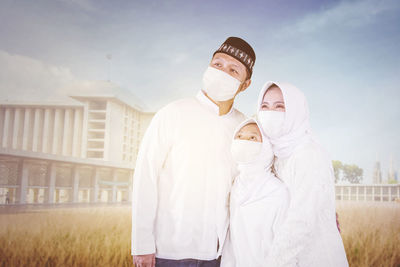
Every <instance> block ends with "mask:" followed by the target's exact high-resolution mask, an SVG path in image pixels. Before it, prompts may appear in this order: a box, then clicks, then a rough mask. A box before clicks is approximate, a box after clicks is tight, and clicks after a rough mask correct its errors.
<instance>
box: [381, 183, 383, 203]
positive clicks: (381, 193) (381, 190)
mask: <svg viewBox="0 0 400 267" xmlns="http://www.w3.org/2000/svg"><path fill="white" fill-rule="evenodd" d="M380 187H381V202H382V201H383V187H382V185H381V186H380Z"/></svg>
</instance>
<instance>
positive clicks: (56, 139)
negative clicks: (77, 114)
mask: <svg viewBox="0 0 400 267" xmlns="http://www.w3.org/2000/svg"><path fill="white" fill-rule="evenodd" d="M61 116H62V110H61V109H59V108H57V109H56V110H55V113H54V127H53V140H52V145H51V153H52V154H56V155H57V154H61V152H62V151H60V150H59V146H60V142H62V140H61V138H60V135H61V127H62V124H61V121H60V120H61Z"/></svg>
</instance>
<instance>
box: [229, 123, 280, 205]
mask: <svg viewBox="0 0 400 267" xmlns="http://www.w3.org/2000/svg"><path fill="white" fill-rule="evenodd" d="M251 123H255V124H257V126H258V128H259V129H260V132H261V135H262V149H261V151H260V154H259V155H258V156H257V158H256V159H255V160H253V161H252V162H249V163H238V170H239V172H240V173H239V176H238V177H237V178H236V180H235V187H236V190H235V192H236V194H237V196H236V197H238V200H239V203H240V204H244V203H248V202H249V201H250V198H251V202H252V201H255V200H257V199H259V198H262V197H264V196H265V194H266V192H265V190H264V191H260V188H262V185H263V184H264V183H265V182H267V181H268V180H269V179H272V178H273V179H277V178H276V177H275V175H274V174H273V173H272V171H271V166H272V164H273V161H274V154H273V151H272V145H271V143H270V141H269V139H268V137H267V136H265V135H264V134H263V133H262V128H261V125H260V124H259V123H258V121H257V120H256V119H252V118H250V119H246V120H245V121H243V122H242V123H241V124H240V125H239V126H238V127H237V128H236V130H235V131H234V134H233V140H234V139H235V136H236V134H237V133H238V132H239V131H240V129H242V128H243V127H244V126H246V125H248V124H251ZM270 189H271V191H272V190H273V189H274V188H270Z"/></svg>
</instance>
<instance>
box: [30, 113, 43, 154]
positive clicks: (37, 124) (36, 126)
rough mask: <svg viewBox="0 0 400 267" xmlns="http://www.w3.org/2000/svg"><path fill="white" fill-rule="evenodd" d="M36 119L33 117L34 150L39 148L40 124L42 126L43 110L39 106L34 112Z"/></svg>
mask: <svg viewBox="0 0 400 267" xmlns="http://www.w3.org/2000/svg"><path fill="white" fill-rule="evenodd" d="M34 114H35V115H34V119H33V138H32V139H33V140H32V151H34V152H36V151H38V149H39V145H38V144H39V138H40V135H39V133H40V126H41V123H40V122H41V120H40V117H41V116H40V115H41V110H40V109H39V108H36V109H35V113H34Z"/></svg>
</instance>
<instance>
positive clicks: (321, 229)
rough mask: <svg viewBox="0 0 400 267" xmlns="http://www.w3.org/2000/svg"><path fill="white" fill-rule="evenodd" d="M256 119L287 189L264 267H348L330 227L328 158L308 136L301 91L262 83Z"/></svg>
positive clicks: (331, 195)
mask: <svg viewBox="0 0 400 267" xmlns="http://www.w3.org/2000/svg"><path fill="white" fill-rule="evenodd" d="M258 119H259V121H260V124H261V126H262V130H263V132H264V134H265V135H267V136H268V137H269V138H270V140H271V143H272V149H273V152H274V154H275V156H276V160H275V165H274V167H275V170H276V171H277V175H278V176H279V177H280V178H281V179H282V180H283V181H284V182H285V184H286V185H287V186H288V189H289V192H290V206H289V209H288V213H287V218H286V220H285V222H284V223H283V225H282V227H281V229H280V231H279V233H278V234H277V235H276V236H275V238H274V241H273V244H272V246H271V250H270V252H269V255H268V257H267V261H266V263H265V265H264V266H271V267H272V266H273V267H280V266H289V265H292V264H293V263H295V264H297V265H298V266H304V267H321V266H323V267H330V266H332V267H342V266H348V263H347V259H346V254H345V251H344V247H343V243H342V239H341V237H340V233H339V231H338V229H337V226H336V216H335V191H334V190H335V188H334V176H333V169H332V164H331V160H330V159H329V157H328V156H327V154H326V153H325V151H324V150H323V149H322V148H321V146H320V145H319V144H318V143H317V142H316V141H315V140H314V138H313V136H312V134H311V127H310V124H309V113H308V105H307V102H306V99H305V97H304V95H303V93H302V92H301V91H300V90H299V89H297V88H296V87H294V86H293V85H290V84H286V83H276V82H267V83H266V84H265V85H264V87H263V89H262V90H261V92H260V95H259V99H258Z"/></svg>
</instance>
